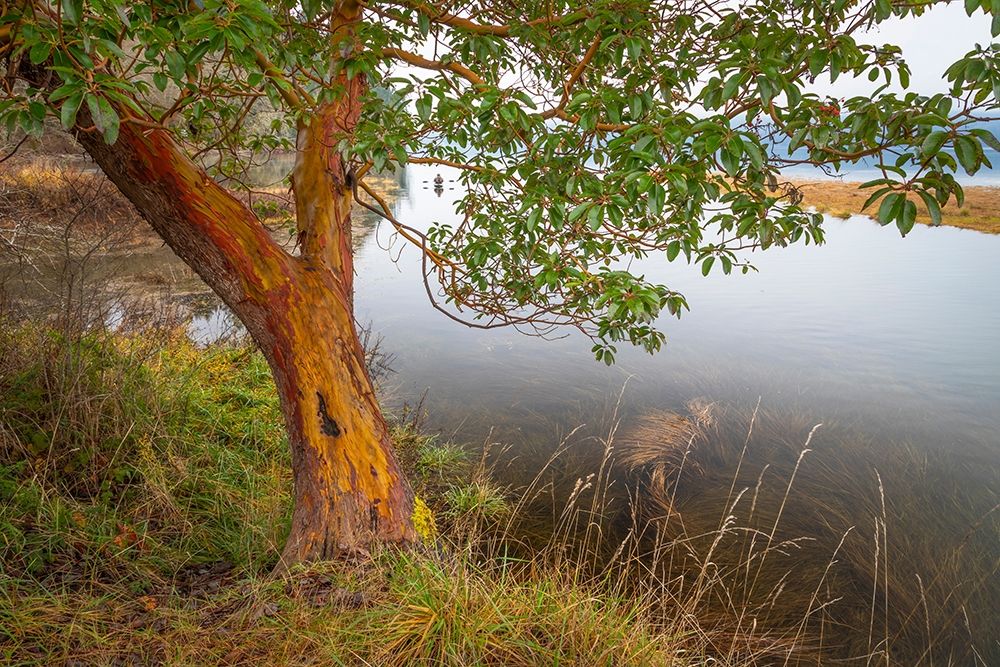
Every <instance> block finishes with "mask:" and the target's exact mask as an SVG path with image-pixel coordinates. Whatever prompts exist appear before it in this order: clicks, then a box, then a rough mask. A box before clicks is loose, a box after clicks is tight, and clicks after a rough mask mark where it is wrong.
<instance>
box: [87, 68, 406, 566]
mask: <svg viewBox="0 0 1000 667" xmlns="http://www.w3.org/2000/svg"><path fill="white" fill-rule="evenodd" d="M345 83H346V84H348V85H345V86H344V90H345V92H346V97H345V98H343V99H342V100H341V101H340V102H336V103H332V104H329V105H327V106H325V107H323V108H322V109H321V110H320V112H319V113H318V114H316V116H315V117H314V118H313V119H312V121H311V122H310V123H307V124H304V125H303V127H302V128H301V131H300V143H299V153H298V160H297V164H296V167H295V173H294V185H295V193H296V207H297V212H298V217H299V232H300V241H301V254H300V255H298V256H295V255H292V254H289V253H288V252H286V251H285V250H284V249H282V248H281V247H280V246H279V245H278V244H277V243H275V242H274V241H273V240H272V239H271V237H270V236H269V235H268V233H267V231H266V230H265V229H264V227H263V226H262V225H261V224H260V222H259V220H258V219H257V218H256V216H255V215H254V214H253V212H252V211H250V210H249V209H248V208H247V207H246V206H244V205H243V204H242V203H241V202H239V201H238V200H237V199H235V198H234V197H233V196H232V195H231V194H230V193H229V192H228V191H226V190H225V189H224V188H222V187H220V186H219V185H218V184H217V183H215V182H214V181H213V180H212V179H211V178H210V177H209V176H208V175H207V174H206V173H205V172H204V170H203V169H201V168H200V167H198V166H197V165H196V164H194V163H193V162H192V161H191V160H190V159H188V158H187V157H186V156H185V155H184V153H183V152H182V150H181V149H180V147H179V146H177V144H176V143H175V142H174V141H173V139H172V138H171V136H170V135H169V133H168V132H166V131H164V130H159V129H148V128H142V127H139V126H137V125H134V124H130V123H123V124H122V128H121V134H120V136H119V138H118V141H117V142H116V143H115V144H114V145H112V146H108V145H106V144H105V143H104V141H103V139H102V138H101V137H100V136H98V135H97V134H96V133H87V132H81V133H79V137H78V138H79V140H80V141H81V143H82V144H83V146H84V148H86V150H87V151H88V152H89V153H90V154H91V155H92V156H93V158H94V159H95V161H96V162H97V163H98V164H99V165H100V167H101V168H102V170H103V171H104V172H105V173H106V174H107V175H108V177H109V178H110V179H111V180H112V181H113V182H114V183H115V184H116V185H117V186H118V187H119V189H120V190H121V191H122V192H123V193H124V194H125V195H126V197H128V198H129V200H130V201H132V203H133V204H134V205H135V206H136V208H137V209H138V210H139V212H140V213H141V214H142V215H143V216H144V217H145V218H146V219H147V220H148V221H149V223H150V224H151V225H152V227H153V228H154V229H155V230H156V231H157V233H158V234H159V235H160V236H161V237H162V238H163V239H164V240H165V241H166V242H167V244H168V245H169V246H170V247H171V248H172V249H173V250H174V251H175V252H176V253H177V255H178V256H180V257H181V258H182V259H183V260H184V261H185V262H187V263H188V265H189V266H191V267H192V268H193V269H194V270H195V271H196V272H197V273H198V274H199V275H200V276H201V277H202V278H203V279H204V280H205V282H206V283H208V285H209V286H210V287H212V289H213V290H214V291H215V292H216V293H217V294H219V296H220V297H221V298H222V299H223V300H224V301H225V302H226V304H227V305H228V306H229V307H230V308H231V309H232V311H233V312H234V313H235V314H236V315H237V317H239V318H240V320H241V321H242V322H243V323H244V324H245V325H246V327H247V330H248V332H249V333H250V335H251V336H252V337H253V339H254V340H255V342H256V343H257V344H258V346H259V347H260V348H261V350H262V351H263V353H264V355H265V357H266V358H267V360H268V363H269V364H270V367H271V371H272V373H273V376H274V380H275V384H276V386H277V389H278V393H279V396H280V398H281V406H282V410H283V413H284V418H285V422H286V426H287V429H288V436H289V443H290V446H291V449H292V465H293V470H294V479H295V507H294V511H293V517H292V525H291V531H290V534H289V537H288V540H287V543H286V546H285V548H284V551H283V552H282V556H281V561H280V563H279V568H284V567H286V566H288V565H290V564H292V563H295V562H300V561H308V560H317V559H327V558H334V557H338V556H341V555H344V554H349V553H357V552H363V551H365V550H366V549H367V548H368V547H369V546H370V545H371V544H372V543H373V542H376V541H392V542H402V543H405V542H410V541H413V540H414V539H415V533H414V530H413V525H412V519H411V515H412V506H413V496H412V492H411V490H410V487H409V485H408V483H407V481H406V479H405V477H404V476H403V474H402V473H401V471H400V468H399V466H398V464H397V461H396V458H395V455H394V453H393V450H392V443H391V440H390V437H389V433H388V429H387V427H386V424H385V421H384V419H383V417H382V414H381V411H380V409H379V406H378V402H377V400H376V397H375V393H374V390H373V388H372V384H371V381H370V379H369V377H368V374H367V371H366V368H365V364H364V353H363V351H362V349H361V344H360V342H359V340H358V337H357V334H356V331H355V326H354V315H353V308H352V284H353V261H352V256H351V234H350V209H351V190H350V185H351V184H350V176H349V175H348V173H347V172H346V171H345V165H344V163H343V161H342V159H341V157H340V155H338V154H337V153H336V152H335V150H334V147H335V146H336V143H337V138H336V137H337V136H340V135H341V134H342V133H344V132H345V131H349V130H350V128H353V124H354V123H355V122H356V121H357V114H358V113H359V110H360V107H359V105H360V101H359V99H358V97H359V93H360V91H361V86H362V85H363V82H359V81H350V82H345ZM85 115H86V114H85V112H84V113H82V114H81V116H82V118H81V123H84V124H85V123H88V122H89V119H87V118H86V117H85Z"/></svg>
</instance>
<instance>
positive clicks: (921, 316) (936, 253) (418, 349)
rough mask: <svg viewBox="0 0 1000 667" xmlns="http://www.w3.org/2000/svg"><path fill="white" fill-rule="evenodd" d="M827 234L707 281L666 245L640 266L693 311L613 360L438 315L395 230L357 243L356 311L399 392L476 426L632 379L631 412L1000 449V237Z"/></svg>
mask: <svg viewBox="0 0 1000 667" xmlns="http://www.w3.org/2000/svg"><path fill="white" fill-rule="evenodd" d="M435 173H436V170H433V169H424V168H415V167H411V168H410V169H409V170H408V173H407V175H406V179H405V180H406V184H407V185H406V186H405V190H404V191H403V193H402V194H401V196H399V197H398V198H397V201H396V204H395V206H396V215H397V216H398V218H399V219H400V220H402V221H405V222H406V223H407V224H410V225H413V226H416V227H426V226H427V224H428V223H429V222H432V221H437V222H440V221H447V220H450V219H451V218H452V217H453V213H452V210H451V204H450V202H449V200H448V196H449V192H450V191H449V190H446V191H445V192H444V194H443V195H442V196H440V197H439V196H437V195H436V194H435V193H434V191H433V190H432V189H429V188H428V187H427V184H426V183H425V181H428V180H430V179H431V178H433V175H434V174H435ZM827 230H828V232H827V234H828V241H827V243H826V244H825V245H823V246H819V247H815V246H804V245H801V246H793V247H789V248H780V249H774V250H769V251H767V252H757V253H753V254H752V255H750V257H751V258H752V261H753V263H754V265H755V266H756V267H757V268H758V269H759V272H757V273H750V274H748V275H731V276H725V275H722V274H721V273H713V274H711V275H710V276H708V277H707V278H706V277H703V276H702V275H701V273H700V271H699V270H698V269H697V267H694V268H692V267H689V266H685V265H683V264H677V263H675V264H669V263H667V262H666V260H665V258H650V259H648V260H646V261H644V262H643V263H642V264H641V266H636V267H634V268H636V269H637V270H639V271H641V272H644V273H646V274H647V275H648V276H650V277H652V278H653V279H654V280H662V281H663V282H664V283H665V284H667V285H669V286H670V287H671V288H673V289H678V290H680V291H681V292H683V293H684V294H685V295H686V296H687V298H688V301H689V303H690V304H691V312H689V313H685V315H684V316H683V317H682V318H681V319H680V320H679V321H678V320H674V319H672V318H665V319H664V320H663V321H661V323H660V324H661V326H662V327H663V329H664V331H665V332H666V334H667V337H668V339H667V343H666V345H665V347H664V349H663V351H662V352H660V353H659V354H657V355H655V356H650V355H647V354H645V353H644V352H642V351H639V350H635V349H630V348H628V347H627V346H623V347H620V350H619V355H618V361H617V363H616V364H615V366H613V367H612V368H610V369H609V368H606V367H605V366H604V365H603V364H599V363H597V362H595V361H594V360H593V357H592V355H591V354H590V345H589V344H588V343H587V341H586V340H585V339H584V338H583V337H582V336H578V335H577V336H574V335H570V336H569V337H567V338H565V339H562V340H554V341H552V340H550V341H546V340H540V339H537V338H531V337H527V336H523V335H521V334H518V333H517V332H515V331H513V330H495V331H481V330H474V329H468V328H465V327H462V326H461V325H459V324H456V323H455V322H453V321H451V320H449V319H447V318H445V317H443V316H442V315H441V314H439V313H437V312H436V311H434V310H433V309H432V308H431V307H430V306H429V305H428V303H427V298H426V296H425V294H424V291H423V286H422V283H421V282H420V279H419V278H420V271H419V258H418V253H417V252H416V251H415V249H414V248H407V247H405V244H403V243H402V242H398V243H396V244H395V246H394V249H395V252H392V253H391V255H392V257H396V260H395V261H392V260H391V259H390V253H387V252H386V251H385V250H384V249H383V248H384V247H386V246H387V245H388V243H389V242H390V240H391V238H390V234H389V230H387V229H386V228H385V226H383V227H380V228H379V229H378V230H377V231H376V232H375V233H373V234H371V235H370V236H369V237H368V238H366V239H365V241H364V243H363V245H362V247H361V248H360V250H359V252H358V253H357V274H358V275H357V283H356V284H357V290H358V296H357V308H358V317H359V319H360V320H361V321H371V322H373V323H374V325H375V329H376V330H377V331H378V332H380V333H381V334H382V335H383V336H384V337H385V343H386V346H387V348H388V349H390V350H392V351H393V352H394V353H395V354H396V355H397V360H396V369H397V371H398V373H397V381H398V383H399V387H398V390H397V391H398V392H399V396H400V398H407V399H413V398H415V397H418V396H419V395H421V394H422V393H423V392H424V391H425V390H427V391H428V406H429V407H431V408H432V409H431V411H430V412H431V414H432V415H436V416H437V417H436V418H437V419H439V420H443V419H444V418H443V415H445V414H454V415H455V418H456V419H458V418H459V416H460V415H461V422H462V424H461V426H462V430H463V431H464V432H476V431H479V432H483V431H485V430H486V429H488V428H490V427H496V428H501V429H503V430H505V431H511V432H517V431H524V430H528V431H533V430H534V427H529V424H535V423H546V422H554V423H555V424H559V422H560V421H561V419H562V418H565V419H569V420H576V419H578V417H579V412H580V409H581V407H582V408H584V411H586V408H585V406H586V404H587V403H588V402H590V401H597V402H602V401H605V400H606V399H607V398H608V397H609V396H617V394H618V392H619V391H620V390H621V389H622V386H623V384H624V383H625V382H626V380H628V388H627V390H626V395H627V397H628V400H627V402H626V403H627V405H628V406H629V408H630V409H632V408H634V409H642V408H643V407H648V406H660V407H662V406H676V405H679V404H683V403H684V402H686V401H688V400H690V399H691V398H692V397H694V396H707V397H708V398H710V399H712V400H741V401H756V399H757V398H758V397H761V399H762V403H763V404H764V405H783V406H786V407H787V406H794V407H795V408H796V409H801V410H806V411H808V412H810V413H814V414H815V415H816V416H817V418H818V419H819V420H820V421H823V420H829V419H831V418H837V419H841V420H848V421H852V422H853V421H857V420H862V421H864V422H865V423H866V424H870V425H871V427H872V428H874V429H876V430H878V431H880V432H881V431H882V430H883V429H888V430H889V431H891V432H892V433H893V435H895V436H899V437H908V438H912V439H915V440H919V441H921V442H922V444H925V445H926V446H929V447H945V448H948V449H949V450H952V451H956V450H965V451H969V452H972V451H979V452H980V453H982V452H984V451H988V452H990V454H991V456H992V457H993V459H994V461H995V462H1000V344H998V342H1000V262H998V261H997V259H998V258H1000V237H998V236H990V235H985V234H981V233H977V232H972V231H967V230H960V229H954V228H945V227H942V228H936V229H932V228H928V227H924V226H918V227H917V228H915V229H914V230H913V231H912V232H911V233H910V234H909V235H908V236H907V237H906V238H905V239H903V238H900V236H899V234H898V232H897V231H896V230H895V229H894V228H890V227H887V228H882V227H879V226H878V225H876V224H874V223H872V222H871V221H869V220H867V219H865V218H860V217H858V218H854V219H850V220H837V219H831V220H829V221H828V222H827ZM444 423H448V424H449V425H452V426H454V427H456V428H457V427H458V426H459V425H460V424H459V423H457V422H453V421H451V420H446V419H444ZM570 423H573V422H572V421H570V422H567V423H565V424H562V426H568V425H569V424H570ZM442 425H444V424H442Z"/></svg>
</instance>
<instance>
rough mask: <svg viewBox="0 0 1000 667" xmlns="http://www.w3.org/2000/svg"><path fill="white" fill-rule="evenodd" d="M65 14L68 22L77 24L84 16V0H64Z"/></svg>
mask: <svg viewBox="0 0 1000 667" xmlns="http://www.w3.org/2000/svg"><path fill="white" fill-rule="evenodd" d="M62 8H63V16H65V17H66V22H67V23H72V24H74V25H75V24H77V23H79V22H80V18H81V17H82V16H83V0H63V3H62Z"/></svg>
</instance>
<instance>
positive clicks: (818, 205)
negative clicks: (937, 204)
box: [791, 179, 1000, 234]
mask: <svg viewBox="0 0 1000 667" xmlns="http://www.w3.org/2000/svg"><path fill="white" fill-rule="evenodd" d="M791 183H792V184H793V185H794V186H795V187H796V188H798V189H799V190H800V191H801V192H802V195H803V204H804V205H805V206H806V207H810V208H813V209H815V210H816V212H817V213H823V214H824V215H829V216H831V217H835V218H849V217H851V216H854V215H867V216H869V217H872V218H874V217H875V213H876V212H877V210H878V208H877V206H876V205H875V204H873V205H871V206H869V207H868V209H867V210H865V211H862V210H861V207H862V206H864V203H865V201H866V200H867V199H868V197H869V196H870V195H871V193H872V190H871V189H866V190H862V189H861V188H860V186H861V182H859V181H841V180H837V179H822V180H820V179H791ZM963 190H964V192H965V201H964V202H963V204H962V206H961V207H959V206H958V205H957V204H956V203H955V201H954V199H952V200H951V201H949V202H948V203H947V204H946V205H945V206H944V207H942V209H941V225H942V226H944V227H958V228H961V229H973V230H975V231H978V232H984V233H986V234H1000V187H998V186H992V185H967V186H965V187H964V188H963ZM914 201H916V202H917V222H918V223H919V224H922V225H927V226H931V219H930V216H929V215H928V214H927V209H926V208H925V207H924V204H923V202H921V201H919V199H916V198H914Z"/></svg>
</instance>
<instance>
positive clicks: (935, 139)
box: [920, 130, 950, 157]
mask: <svg viewBox="0 0 1000 667" xmlns="http://www.w3.org/2000/svg"><path fill="white" fill-rule="evenodd" d="M949 135H950V133H949V132H945V131H943V130H940V131H937V132H931V133H930V134H928V135H927V138H925V139H924V142H923V143H922V144H921V145H920V152H921V153H923V154H924V156H925V157H933V156H935V155H937V153H938V151H940V150H941V147H942V146H944V144H945V142H946V141H948V136H949Z"/></svg>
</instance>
